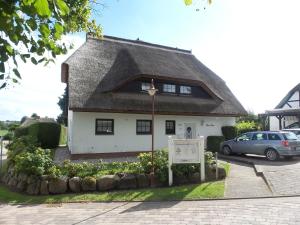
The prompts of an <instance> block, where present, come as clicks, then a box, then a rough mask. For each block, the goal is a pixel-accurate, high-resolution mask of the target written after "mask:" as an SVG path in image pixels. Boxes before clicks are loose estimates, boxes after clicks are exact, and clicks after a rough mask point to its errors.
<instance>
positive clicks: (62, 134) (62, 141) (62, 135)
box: [59, 125, 67, 145]
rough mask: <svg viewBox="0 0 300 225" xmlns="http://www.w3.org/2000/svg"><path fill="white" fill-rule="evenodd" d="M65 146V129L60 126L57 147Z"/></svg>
mask: <svg viewBox="0 0 300 225" xmlns="http://www.w3.org/2000/svg"><path fill="white" fill-rule="evenodd" d="M66 144H67V127H65V126H63V125H61V129H60V137H59V145H66Z"/></svg>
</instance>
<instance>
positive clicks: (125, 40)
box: [86, 34, 192, 54]
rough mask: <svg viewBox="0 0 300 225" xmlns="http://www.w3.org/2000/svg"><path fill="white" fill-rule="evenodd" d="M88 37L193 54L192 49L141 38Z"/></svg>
mask: <svg viewBox="0 0 300 225" xmlns="http://www.w3.org/2000/svg"><path fill="white" fill-rule="evenodd" d="M86 39H95V40H106V41H115V42H125V43H129V44H134V45H139V46H150V47H154V48H159V49H164V50H171V51H177V52H180V53H188V54H192V50H186V49H181V48H177V47H170V46H165V45H160V44H155V43H150V42H146V41H142V40H140V39H137V40H132V39H126V38H120V37H115V36H109V35H103V39H99V38H96V37H94V36H92V35H89V34H87V35H86Z"/></svg>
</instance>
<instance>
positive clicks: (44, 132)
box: [15, 122, 61, 148]
mask: <svg viewBox="0 0 300 225" xmlns="http://www.w3.org/2000/svg"><path fill="white" fill-rule="evenodd" d="M60 131H61V126H60V125H59V124H58V123H45V122H42V123H38V122H37V123H34V124H31V125H29V126H28V127H19V128H17V129H16V130H15V136H16V137H21V136H26V135H28V136H31V137H33V138H36V140H37V142H38V143H40V146H41V147H42V148H56V147H57V146H58V145H59V139H60Z"/></svg>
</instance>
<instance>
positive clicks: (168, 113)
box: [69, 107, 247, 117]
mask: <svg viewBox="0 0 300 225" xmlns="http://www.w3.org/2000/svg"><path fill="white" fill-rule="evenodd" d="M69 110H71V111H73V112H100V113H107V112H109V113H129V114H130V113H132V114H152V111H140V110H121V109H99V108H77V107H70V108H69ZM155 115H180V116H216V117H241V116H246V115H247V114H244V113H200V112H155Z"/></svg>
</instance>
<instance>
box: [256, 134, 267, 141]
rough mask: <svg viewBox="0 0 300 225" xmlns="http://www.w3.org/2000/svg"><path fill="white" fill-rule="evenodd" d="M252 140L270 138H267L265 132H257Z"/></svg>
mask: <svg viewBox="0 0 300 225" xmlns="http://www.w3.org/2000/svg"><path fill="white" fill-rule="evenodd" d="M252 140H253V141H262V140H268V139H267V134H264V133H256V134H253V137H252Z"/></svg>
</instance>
